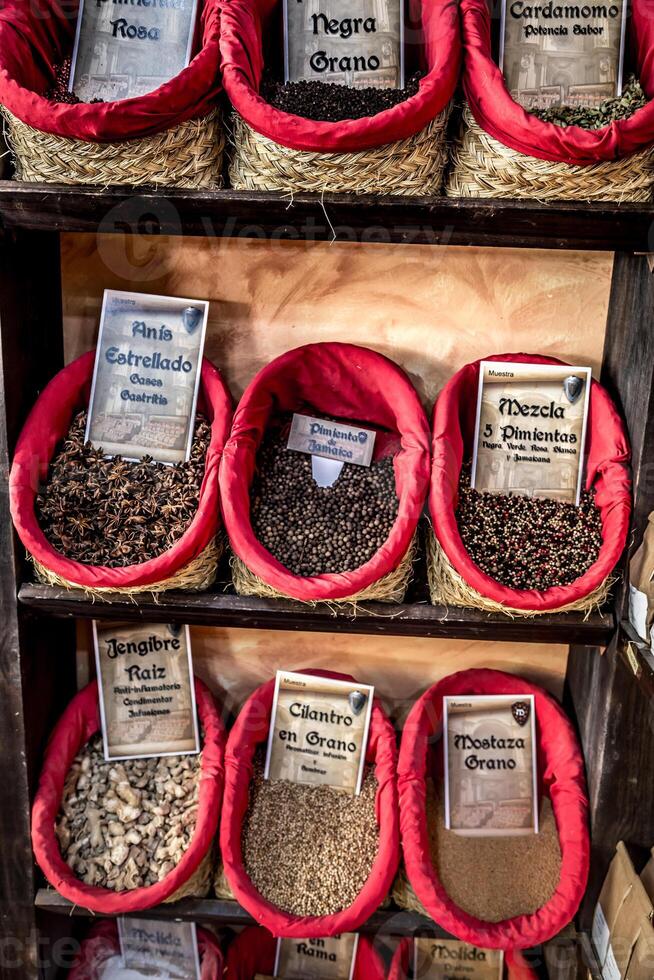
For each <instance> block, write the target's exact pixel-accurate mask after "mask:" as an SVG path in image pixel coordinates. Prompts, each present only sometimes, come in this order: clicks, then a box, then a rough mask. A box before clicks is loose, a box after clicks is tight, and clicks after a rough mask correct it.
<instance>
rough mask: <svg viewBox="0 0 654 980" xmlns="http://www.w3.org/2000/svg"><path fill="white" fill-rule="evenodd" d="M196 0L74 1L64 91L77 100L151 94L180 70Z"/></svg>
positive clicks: (190, 42)
mask: <svg viewBox="0 0 654 980" xmlns="http://www.w3.org/2000/svg"><path fill="white" fill-rule="evenodd" d="M196 14H197V0H157V2H154V0H139V2H137V3H135V2H132V3H126V2H125V0H80V4H79V12H78V19H77V31H76V35H75V46H74V48H73V59H72V65H71V70H70V80H69V85H68V88H69V91H71V92H74V93H75V95H77V97H78V98H79V99H80V100H81V101H82V102H92V101H94V100H100V101H102V102H115V101H118V100H120V99H131V98H134V97H135V96H139V95H146V94H147V93H148V92H154V90H155V89H157V88H159V86H160V85H163V84H164V83H165V82H168V81H170V79H171V78H174V77H175V76H176V75H178V74H179V73H180V71H182V69H183V68H185V67H186V66H187V65H188V63H189V61H190V59H191V53H192V48H193V39H194V33H195V23H196Z"/></svg>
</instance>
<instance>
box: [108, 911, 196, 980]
mask: <svg viewBox="0 0 654 980" xmlns="http://www.w3.org/2000/svg"><path fill="white" fill-rule="evenodd" d="M118 936H119V940H120V952H121V958H122V965H123V968H124V969H126V970H134V971H136V973H135V976H155V977H167V978H170V980H199V978H200V958H199V953H198V941H197V933H196V928H195V923H194V922H169V921H162V920H159V919H132V918H129V917H127V916H122V917H120V918H119V919H118ZM119 975H120V976H122V974H116V976H119Z"/></svg>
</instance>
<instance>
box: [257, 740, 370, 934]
mask: <svg viewBox="0 0 654 980" xmlns="http://www.w3.org/2000/svg"><path fill="white" fill-rule="evenodd" d="M376 792H377V780H376V779H375V776H374V772H373V771H372V769H369V770H367V772H366V775H365V778H364V781H363V785H362V787H361V793H360V794H359V796H350V795H348V794H347V793H342V792H339V791H338V790H335V789H332V788H331V787H329V786H303V785H301V784H299V783H291V782H288V781H287V780H283V779H280V780H264V778H263V756H262V754H261V753H259V754H257V756H256V757H255V763H254V775H253V779H252V782H251V784H250V802H249V808H248V812H247V814H246V817H245V821H244V824H243V831H242V848H243V861H244V864H245V869H246V871H247V873H248V875H249V876H250V878H251V879H252V883H253V884H254V886H255V888H256V889H257V890H258V891H259V892H260V893H261V894H262V895H263V897H264V898H265V899H267V900H268V901H269V902H271V903H272V904H273V905H275V906H277V908H279V909H282V910H283V911H285V912H291V913H293V914H294V915H333V914H334V913H335V912H339V911H341V910H342V909H345V908H347V907H348V906H349V905H351V904H352V902H353V901H354V900H355V899H356V897H357V896H358V894H359V892H360V891H361V889H362V888H363V886H364V884H365V882H366V881H367V879H368V878H369V877H370V872H371V870H372V866H373V863H374V861H375V858H376V856H377V851H378V849H379V831H378V828H377V821H376V818H375V796H376Z"/></svg>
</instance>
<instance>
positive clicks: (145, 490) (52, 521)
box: [36, 412, 211, 568]
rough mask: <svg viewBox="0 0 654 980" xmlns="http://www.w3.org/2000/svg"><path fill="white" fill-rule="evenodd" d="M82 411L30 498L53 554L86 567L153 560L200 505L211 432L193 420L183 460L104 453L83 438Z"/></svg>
mask: <svg viewBox="0 0 654 980" xmlns="http://www.w3.org/2000/svg"><path fill="white" fill-rule="evenodd" d="M85 428H86V413H85V412H81V413H80V414H79V415H77V416H76V417H75V418H74V420H73V423H72V426H71V428H70V431H69V432H68V435H67V436H66V438H65V439H64V440H63V443H62V444H61V446H60V448H59V451H58V452H57V453H56V455H55V456H54V458H53V460H52V463H51V465H50V469H49V471H48V476H47V480H46V483H45V486H44V487H43V488H42V489H41V491H40V493H39V494H38V496H37V498H36V516H37V519H38V521H39V524H40V525H41V528H42V529H43V533H44V534H45V536H46V538H47V539H48V541H49V542H50V544H52V545H53V547H55V548H56V549H57V550H58V551H60V552H61V553H62V554H64V555H66V557H67V558H72V559H74V560H75V561H79V562H84V563H85V564H89V565H104V566H105V567H108V568H118V567H121V566H124V565H132V564H137V563H141V562H144V561H146V560H147V559H148V558H155V557H156V556H157V555H160V554H162V553H163V552H164V551H167V550H168V548H170V547H172V545H173V544H174V543H175V541H177V540H178V539H179V538H180V537H181V536H182V534H183V533H184V531H185V530H186V529H187V527H188V526H189V524H190V523H191V521H192V520H193V518H194V517H195V514H196V512H197V509H198V502H199V497H200V487H201V485H202V478H203V476H204V460H205V456H206V453H207V448H208V446H209V440H210V435H211V430H210V427H209V424H208V422H206V421H205V420H204V419H201V418H197V419H196V423H195V432H194V437H193V446H192V449H191V458H190V459H189V461H188V462H187V463H178V464H177V465H176V466H165V465H164V464H163V463H155V462H153V461H152V459H151V458H150V457H149V456H144V457H143V459H141V460H140V461H138V462H135V463H130V462H127V461H125V460H123V459H121V458H120V457H118V456H115V457H112V458H106V457H105V456H104V455H103V453H102V450H101V449H94V448H93V447H92V446H91V445H90V444H89V443H85V442H84V432H85Z"/></svg>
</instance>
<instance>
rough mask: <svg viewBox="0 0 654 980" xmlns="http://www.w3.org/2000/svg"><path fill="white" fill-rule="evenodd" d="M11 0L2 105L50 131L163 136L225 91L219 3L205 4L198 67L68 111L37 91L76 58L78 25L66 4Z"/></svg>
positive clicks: (5, 23)
mask: <svg viewBox="0 0 654 980" xmlns="http://www.w3.org/2000/svg"><path fill="white" fill-rule="evenodd" d="M36 2H38V3H40V5H41V6H42V8H43V9H42V10H41V11H40V12H39V11H35V9H34V3H32V4H25V2H24V0H6V2H5V4H4V7H3V9H2V10H1V11H0V104H1V105H3V106H5V107H6V108H7V109H9V111H10V112H12V113H13V114H14V115H15V116H17V117H18V119H21V120H22V121H23V122H24V123H27V125H29V126H32V127H34V128H35V129H40V130H42V131H43V132H46V133H54V134H55V135H57V136H64V137H68V138H73V139H82V140H89V141H91V142H98V143H105V142H122V141H124V140H128V139H138V138H140V137H143V136H147V135H150V134H154V133H159V132H162V131H163V130H165V129H168V128H170V127H172V126H174V125H177V124H178V123H181V122H184V121H185V120H187V119H193V118H195V117H200V116H204V115H206V114H207V113H208V112H209V111H210V109H212V108H213V107H214V105H215V104H216V99H217V96H218V93H219V92H220V81H219V62H220V5H219V0H203V2H204V7H203V9H202V14H201V18H200V26H201V37H202V47H201V49H200V51H199V52H198V54H197V55H196V56H195V58H193V60H192V61H191V63H190V64H189V65H188V66H187V67H186V68H185V69H184V70H183V71H182V72H180V74H179V75H177V76H176V77H175V78H174V79H171V80H170V81H169V82H166V83H165V84H164V85H161V86H160V87H159V88H158V89H156V91H154V92H150V93H148V94H147V95H143V96H139V97H138V98H131V99H124V100H122V101H119V102H103V103H96V104H89V103H82V104H78V105H68V104H67V103H59V102H53V101H52V100H50V99H46V98H45V97H44V96H43V95H39V94H38V92H37V91H36V90H35V89H34V88H33V87H31V86H34V85H35V84H39V82H43V81H44V79H45V78H46V77H48V76H49V75H51V71H52V63H53V61H56V60H58V59H59V58H61V57H63V56H65V55H66V54H70V53H71V52H72V46H73V41H74V31H75V20H74V18H71V17H70V16H67V14H66V10H64V9H63V8H64V7H65V6H66V5H65V4H63V5H62V4H61V3H60V2H59V0H36ZM37 66H38V67H37Z"/></svg>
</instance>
